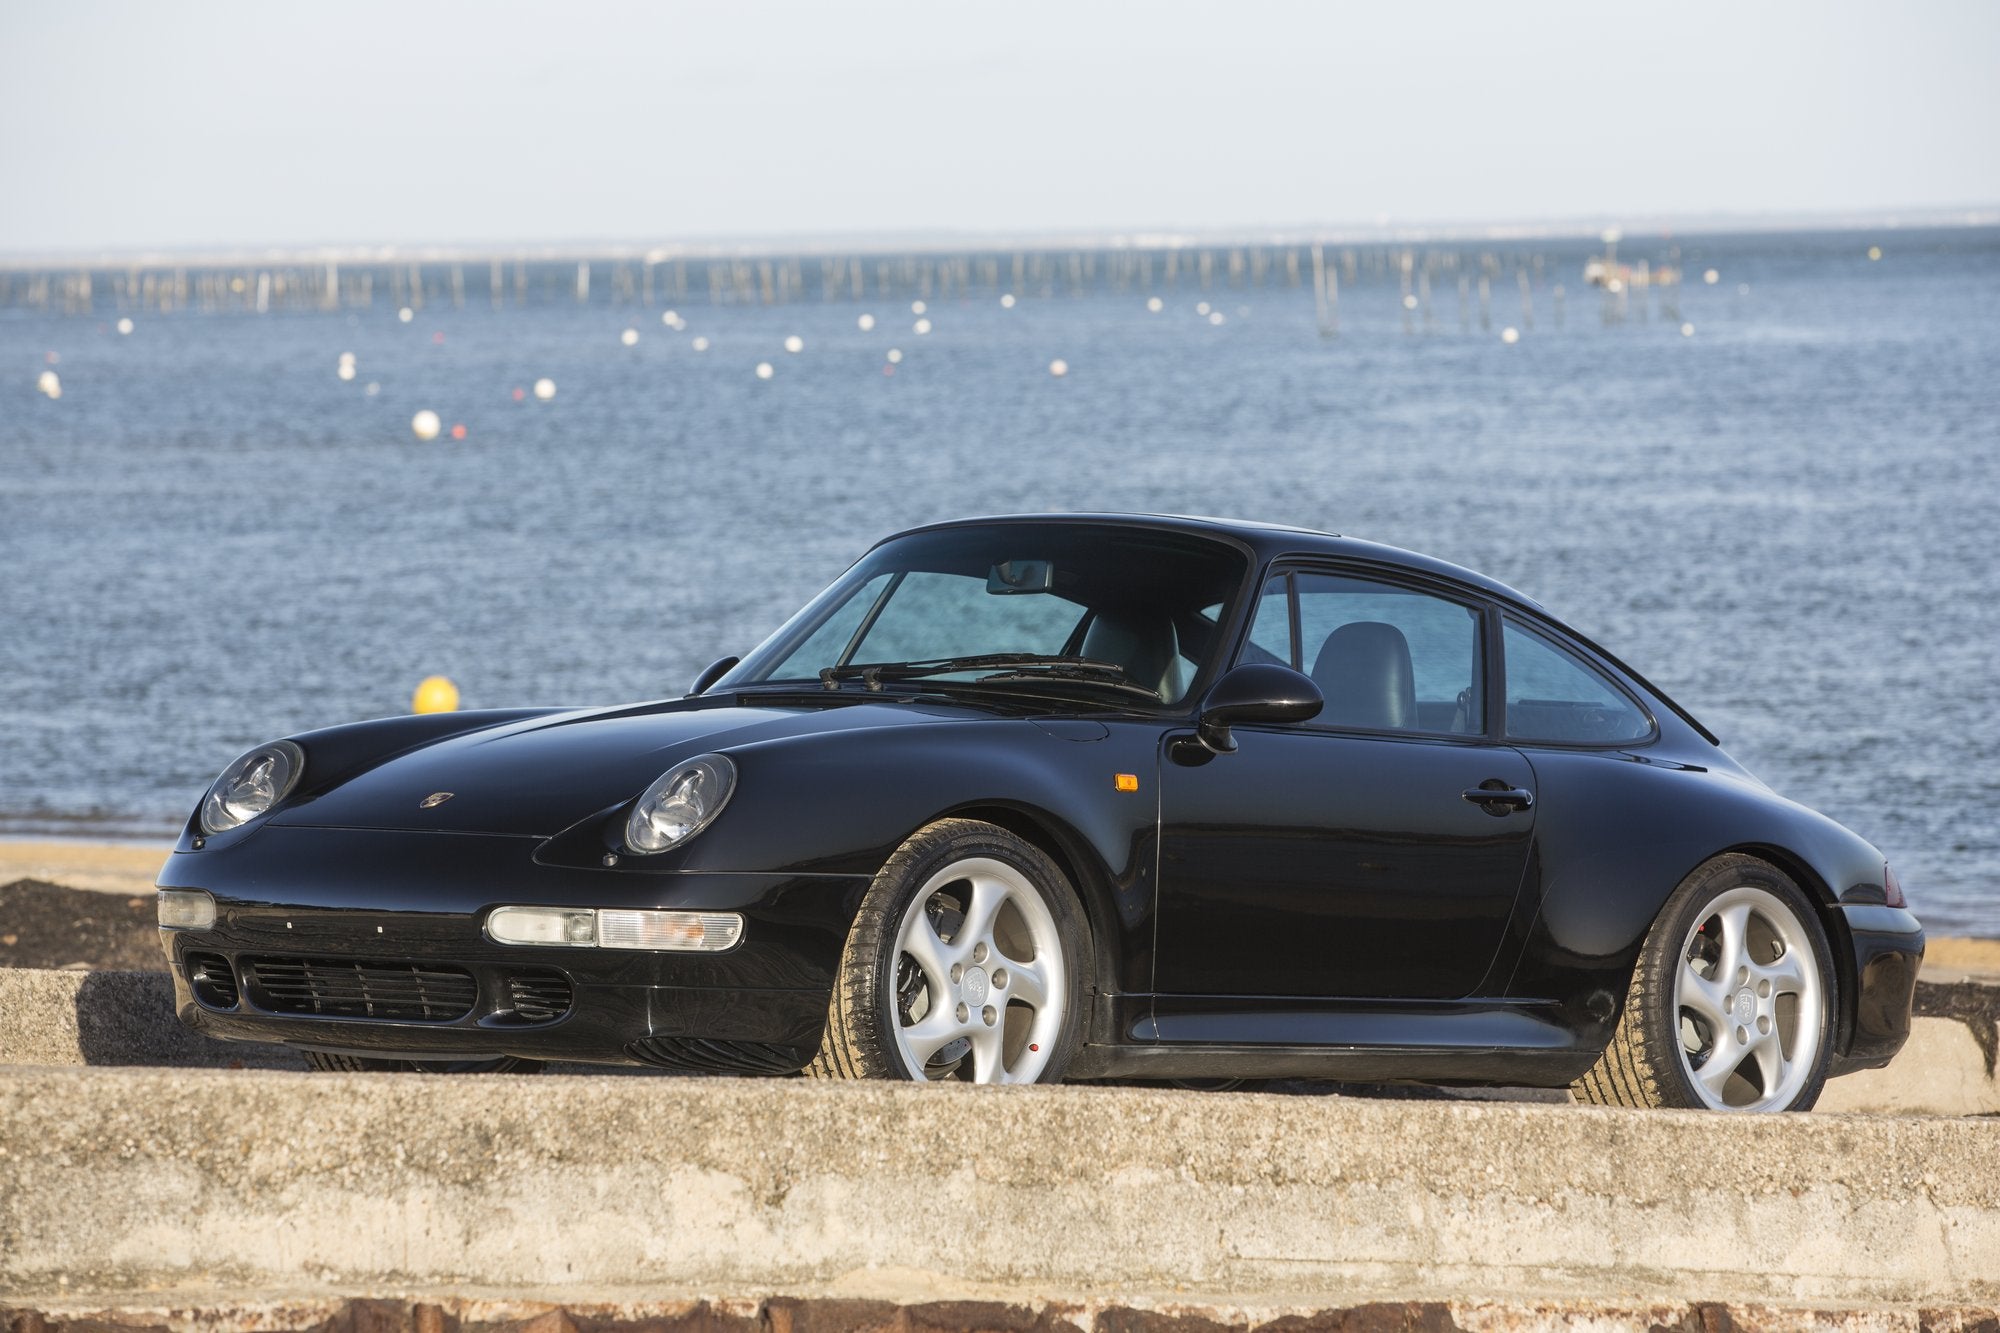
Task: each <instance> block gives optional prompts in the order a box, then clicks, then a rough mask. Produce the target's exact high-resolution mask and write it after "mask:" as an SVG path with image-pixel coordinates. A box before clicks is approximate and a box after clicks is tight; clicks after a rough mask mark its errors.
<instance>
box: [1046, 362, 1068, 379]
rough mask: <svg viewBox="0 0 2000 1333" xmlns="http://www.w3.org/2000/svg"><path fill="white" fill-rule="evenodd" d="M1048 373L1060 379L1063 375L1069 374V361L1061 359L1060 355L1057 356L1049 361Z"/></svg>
mask: <svg viewBox="0 0 2000 1333" xmlns="http://www.w3.org/2000/svg"><path fill="white" fill-rule="evenodd" d="M1049 374H1051V375H1053V376H1055V377H1056V378H1057V379H1061V378H1062V377H1063V376H1065V375H1067V374H1069V362H1067V361H1065V360H1063V359H1062V358H1061V357H1057V358H1056V359H1055V360H1053V361H1051V362H1049Z"/></svg>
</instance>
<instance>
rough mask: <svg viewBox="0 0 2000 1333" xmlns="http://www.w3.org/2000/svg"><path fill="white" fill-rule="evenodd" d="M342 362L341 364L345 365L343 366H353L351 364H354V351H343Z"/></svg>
mask: <svg viewBox="0 0 2000 1333" xmlns="http://www.w3.org/2000/svg"><path fill="white" fill-rule="evenodd" d="M340 364H341V365H343V366H351V365H353V364H354V353H352V352H342V353H341V354H340Z"/></svg>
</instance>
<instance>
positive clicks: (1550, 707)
mask: <svg viewBox="0 0 2000 1333" xmlns="http://www.w3.org/2000/svg"><path fill="white" fill-rule="evenodd" d="M1505 651H1506V655H1507V738H1508V739H1509V740H1524V741H1553V742H1556V743H1559V744H1565V743H1566V744H1573V745H1574V744H1582V745H1614V744H1617V743H1619V742H1631V741H1641V740H1646V739H1647V738H1649V737H1650V736H1652V734H1653V719H1652V718H1650V717H1648V716H1647V715H1646V714H1645V712H1644V711H1643V710H1642V709H1640V707H1639V706H1638V705H1637V704H1635V703H1633V702H1632V700H1631V698H1630V697H1629V696H1627V695H1626V693H1625V692H1624V691H1623V690H1621V689H1619V688H1618V687H1617V686H1616V685H1613V684H1612V683H1611V682H1610V681H1609V680H1608V679H1606V678H1605V676H1604V673H1603V672H1601V671H1599V670H1598V669H1597V668H1596V667H1594V666H1592V665H1590V664H1589V663H1587V662H1585V661H1584V660H1583V659H1581V658H1579V657H1578V656H1576V654H1574V653H1572V652H1570V651H1568V650H1567V649H1565V648H1561V647H1559V646H1557V645H1556V644H1554V643H1551V642H1550V641H1549V640H1547V639H1545V638H1543V637H1542V636H1541V635H1539V634H1537V633H1535V632H1534V631H1532V630H1530V629H1527V628H1524V627H1523V626H1520V625H1516V624H1515V623H1514V622H1513V621H1511V620H1510V621H1508V622H1507V627H1506V636H1505Z"/></svg>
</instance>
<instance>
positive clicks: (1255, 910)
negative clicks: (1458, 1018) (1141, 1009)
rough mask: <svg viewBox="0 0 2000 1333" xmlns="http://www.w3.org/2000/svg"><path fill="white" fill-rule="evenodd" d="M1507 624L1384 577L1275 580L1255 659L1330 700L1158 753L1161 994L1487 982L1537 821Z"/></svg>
mask: <svg viewBox="0 0 2000 1333" xmlns="http://www.w3.org/2000/svg"><path fill="white" fill-rule="evenodd" d="M1493 632H1494V631H1493V626H1492V617H1491V615H1490V613H1489V612H1488V611H1487V610H1486V609H1485V607H1484V606H1483V605H1481V604H1480V603H1479V602H1477V601H1476V600H1474V599H1471V598H1463V597H1455V596H1452V595H1449V594H1448V593H1447V592H1445V591H1442V590H1439V589H1434V588H1429V587H1424V586H1421V585H1418V584H1414V583H1403V582H1399V581H1395V580H1392V579H1389V578H1386V577H1383V576H1379V575H1373V574H1370V575H1362V574H1357V573H1352V572H1344V571H1333V570H1321V569H1312V568H1300V569H1294V570H1287V571H1281V572H1279V573H1278V574H1277V575H1276V576H1275V577H1274V578H1273V579H1272V580H1271V582H1270V583H1269V584H1267V586H1266V589H1265V592H1264V595H1263V597H1262V599H1261V601H1260V605H1259V608H1258V610H1257V613H1256V616H1255V619H1254V621H1253V623H1252V626H1251V629H1250V634H1249V640H1248V643H1247V644H1246V646H1245V648H1244V650H1243V652H1242V654H1241V655H1240V656H1239V660H1262V661H1271V660H1276V661H1280V662H1288V663H1289V664H1291V665H1292V666H1293V667H1294V668H1296V669H1299V670H1303V671H1305V672H1306V673H1307V674H1309V675H1311V676H1312V677H1313V678H1314V680H1315V681H1316V682H1317V683H1318V684H1319V686H1320V688H1321V691H1322V692H1323V693H1324V694H1325V695H1326V700H1327V702H1326V706H1325V708H1324V709H1323V710H1322V712H1321V714H1320V716H1319V717H1318V718H1316V719H1315V720H1313V721H1312V722H1309V723H1304V724H1298V725H1289V726H1243V727H1238V728H1236V730H1235V737H1236V741H1237V748H1236V750H1235V751H1234V752H1232V753H1228V754H1220V755H1214V756H1212V757H1207V758H1206V759H1205V760H1204V758H1203V754H1204V753H1205V752H1199V751H1197V750H1196V749H1195V748H1194V747H1190V746H1174V745H1173V744H1172V743H1171V742H1169V744H1168V746H1167V748H1166V749H1165V750H1164V751H1163V753H1162V756H1161V763H1160V870H1159V895H1160V896H1159V910H1158V915H1157V941H1156V952H1155V965H1154V966H1155V975H1154V981H1155V991H1156V993H1158V994H1160V995H1162V996H1167V995H1182V996H1241V997H1275V996H1288V997H1312V998H1320V999H1342V998H1381V999H1423V1000H1439V999H1454V998H1459V997H1463V996H1466V995H1469V994H1472V993H1473V992H1474V991H1475V990H1476V989H1477V988H1478V987H1479V985H1480V983H1481V982H1482V980H1484V978H1485V974H1486V971H1487V968H1488V966H1489V965H1490V964H1491V962H1492V960H1493V957H1494V955H1495V953H1496V952H1497V951H1498V948H1499V945H1500V942H1501V939H1502V937H1503V935H1504V933H1505V929H1506V926H1507V923H1508V920H1509V918H1510V917H1511V915H1512V913H1513V910H1514V905H1515V900H1516V897H1517V894H1518V892H1519V890H1520V886H1521V881H1522V875H1523V871H1524V869H1525V866H1526V861H1527V857H1528V852H1529V848H1530V845H1531V842H1532V839H1533V833H1534V823H1535V812H1534V808H1533V793H1534V773H1533V770H1532V769H1531V768H1530V766H1529V765H1528V762H1527V760H1526V759H1525V758H1523V757H1522V755H1521V754H1520V753H1518V752H1517V751H1515V750H1513V749H1511V748H1509V747H1507V746H1504V745H1501V744H1499V743H1498V741H1497V738H1495V737H1494V736H1492V735H1490V734H1489V728H1488V726H1487V713H1488V710H1487V709H1486V707H1485V705H1484V700H1485V698H1486V697H1487V693H1488V690H1489V686H1490V683H1491V682H1490V672H1489V668H1488V660H1489V657H1490V653H1489V651H1488V649H1487V645H1488V643H1489V641H1490V638H1491V635H1492V633H1493ZM1481 791H1484V792H1488V793H1490V795H1489V796H1487V797H1486V798H1484V799H1474V798H1469V797H1468V795H1467V793H1475V794H1476V793H1479V792H1481Z"/></svg>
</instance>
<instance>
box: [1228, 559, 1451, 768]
mask: <svg viewBox="0 0 2000 1333" xmlns="http://www.w3.org/2000/svg"><path fill="white" fill-rule="evenodd" d="M1295 587H1296V588H1297V596H1298V624H1299V633H1298V654H1297V661H1298V662H1299V664H1300V666H1301V667H1302V669H1303V670H1304V671H1305V672H1306V673H1307V674H1308V675H1310V676H1311V677H1312V678H1313V680H1314V682H1315V683H1317V684H1318V685H1319V688H1320V691H1321V692H1322V693H1323V694H1325V695H1326V707H1325V708H1324V709H1322V710H1321V711H1320V715H1319V717H1318V718H1317V719H1316V720H1315V723H1316V724H1317V725H1322V726H1330V727H1357V728H1365V729H1368V730H1374V731H1415V732H1430V733H1444V734H1453V735H1461V736H1470V735H1478V734H1480V733H1481V732H1483V731H1484V730H1485V728H1486V721H1485V708H1484V701H1483V700H1482V698H1481V696H1480V688H1479V686H1480V616H1479V611H1478V609H1477V608H1476V607H1472V606H1468V605H1466V604H1464V603H1462V602H1454V601H1450V600H1448V599H1446V598H1443V597H1437V596H1433V595H1431V594H1430V593H1425V592H1417V591H1414V590H1412V589H1409V588H1403V587H1398V586H1396V585H1395V584H1391V583H1377V582H1375V581H1374V580H1372V579H1360V578H1348V577H1344V576H1336V575H1332V574H1311V573H1304V572H1301V573H1299V574H1298V575H1296V576H1295ZM1271 601H1272V598H1271V593H1270V590H1269V589H1267V590H1266V593H1265V606H1264V607H1260V608H1259V610H1258V622H1259V623H1260V624H1261V623H1262V622H1263V620H1264V618H1265V613H1266V610H1267V609H1268V608H1269V607H1270V604H1271ZM1281 604H1282V599H1281ZM1273 618H1274V619H1275V614H1274V616H1273ZM1287 630H1288V632H1287V634H1286V636H1285V637H1286V639H1289V638H1290V634H1289V626H1287ZM1252 642H1253V645H1255V644H1256V643H1257V642H1258V640H1257V639H1256V636H1255V633H1254V631H1253V635H1252Z"/></svg>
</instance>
